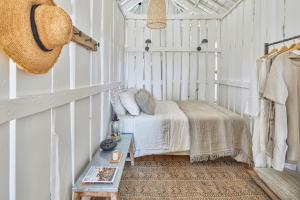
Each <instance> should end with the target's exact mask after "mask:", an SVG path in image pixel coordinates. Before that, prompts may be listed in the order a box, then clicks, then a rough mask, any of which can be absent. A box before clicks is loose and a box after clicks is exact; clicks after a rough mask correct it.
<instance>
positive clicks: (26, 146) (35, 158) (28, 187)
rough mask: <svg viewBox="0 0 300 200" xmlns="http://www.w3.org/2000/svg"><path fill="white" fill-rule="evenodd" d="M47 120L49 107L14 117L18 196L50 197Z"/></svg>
mask: <svg viewBox="0 0 300 200" xmlns="http://www.w3.org/2000/svg"><path fill="white" fill-rule="evenodd" d="M50 120H51V118H50V111H46V112H43V113H39V114H36V115H33V116H30V117H26V118H23V119H20V120H17V123H16V124H17V127H16V131H17V133H16V184H17V185H16V199H17V200H23V199H32V200H35V199H36V200H38V199H39V200H40V199H49V198H50V181H49V177H50V142H51V139H50V136H51V132H50V130H51V123H50V122H51V121H50ZM28 180H30V184H28ZM45 180H48V181H45ZM37 194H38V195H37Z"/></svg>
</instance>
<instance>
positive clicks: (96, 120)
mask: <svg viewBox="0 0 300 200" xmlns="http://www.w3.org/2000/svg"><path fill="white" fill-rule="evenodd" d="M100 102H101V96H100V95H95V96H93V98H92V105H93V111H92V138H91V143H92V144H91V145H92V146H91V150H92V153H94V152H95V150H96V149H98V148H99V144H100V141H101V138H100V130H101V129H100V116H101V108H100Z"/></svg>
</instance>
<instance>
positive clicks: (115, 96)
mask: <svg viewBox="0 0 300 200" xmlns="http://www.w3.org/2000/svg"><path fill="white" fill-rule="evenodd" d="M122 91H123V90H120V89H113V90H112V91H111V99H110V102H111V105H112V107H113V109H114V111H115V113H116V114H117V115H118V116H120V115H126V110H125V108H124V106H123V105H122V103H121V100H120V97H119V93H120V92H122Z"/></svg>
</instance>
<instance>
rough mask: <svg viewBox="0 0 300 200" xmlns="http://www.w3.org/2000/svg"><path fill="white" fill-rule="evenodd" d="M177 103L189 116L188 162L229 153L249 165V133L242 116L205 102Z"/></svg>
mask: <svg viewBox="0 0 300 200" xmlns="http://www.w3.org/2000/svg"><path fill="white" fill-rule="evenodd" d="M178 105H179V107H180V108H181V109H182V110H183V112H184V113H185V114H186V115H187V117H188V119H189V124H190V136H191V147H190V158H191V162H197V161H205V160H209V159H210V160H213V159H216V158H218V157H223V156H232V157H234V158H235V159H236V160H237V161H239V162H245V163H248V164H252V151H251V148H252V147H251V135H250V131H249V129H248V128H247V125H246V123H245V121H244V120H243V118H242V117H240V116H239V115H238V114H236V113H234V112H231V111H229V110H227V109H224V108H222V107H220V106H217V105H215V104H210V103H207V102H199V101H183V102H178Z"/></svg>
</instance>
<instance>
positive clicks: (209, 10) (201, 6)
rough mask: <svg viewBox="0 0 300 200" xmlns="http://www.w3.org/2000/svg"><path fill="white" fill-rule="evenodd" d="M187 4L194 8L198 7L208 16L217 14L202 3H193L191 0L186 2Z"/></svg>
mask: <svg viewBox="0 0 300 200" xmlns="http://www.w3.org/2000/svg"><path fill="white" fill-rule="evenodd" d="M187 1H188V2H190V3H191V4H193V5H194V7H196V8H197V7H198V8H200V9H201V10H204V11H205V12H206V13H209V14H213V13H217V11H216V10H214V9H212V8H210V7H208V6H207V5H205V4H203V3H202V1H201V0H200V1H197V2H194V1H191V0H187Z"/></svg>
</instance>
